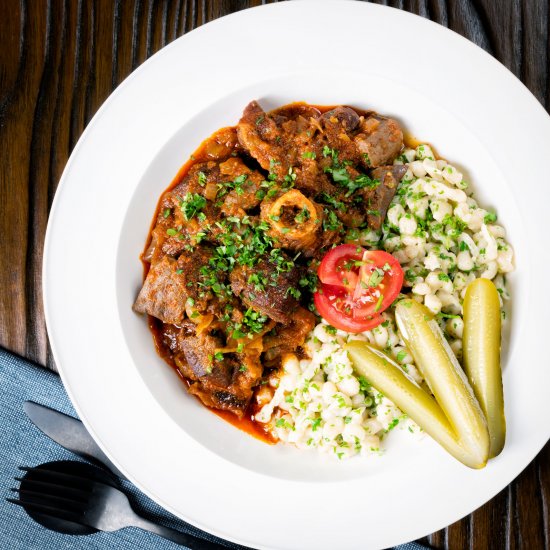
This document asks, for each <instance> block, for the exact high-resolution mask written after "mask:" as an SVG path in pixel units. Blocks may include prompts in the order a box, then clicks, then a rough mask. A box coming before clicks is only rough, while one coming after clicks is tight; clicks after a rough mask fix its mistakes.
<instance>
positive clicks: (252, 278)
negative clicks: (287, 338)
mask: <svg viewBox="0 0 550 550" xmlns="http://www.w3.org/2000/svg"><path fill="white" fill-rule="evenodd" d="M275 262H276V263H275ZM289 265H290V264H289V263H288V258H286V257H285V256H281V257H279V256H277V257H276V258H262V259H261V260H260V262H258V264H256V265H255V266H254V267H248V266H238V267H236V268H235V269H234V270H233V271H232V272H231V274H230V275H229V279H230V281H231V290H232V291H233V293H234V294H235V295H236V296H238V297H239V298H240V299H241V300H242V301H243V303H244V304H245V305H246V306H247V307H251V308H252V309H254V310H256V311H258V312H260V313H262V314H264V315H267V316H268V317H269V318H270V319H273V320H274V321H276V322H278V323H283V324H288V323H289V322H290V321H291V319H292V315H293V313H294V312H295V311H296V309H297V308H298V300H297V296H299V291H298V282H299V280H300V269H298V268H296V267H294V266H293V267H289Z"/></svg>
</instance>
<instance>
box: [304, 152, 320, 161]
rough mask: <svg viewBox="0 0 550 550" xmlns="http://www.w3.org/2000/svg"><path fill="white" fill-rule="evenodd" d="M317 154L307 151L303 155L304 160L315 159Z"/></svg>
mask: <svg viewBox="0 0 550 550" xmlns="http://www.w3.org/2000/svg"><path fill="white" fill-rule="evenodd" d="M316 156H317V155H316V154H315V153H314V152H313V151H305V152H304V153H302V158H303V159H312V160H313V159H315V158H316Z"/></svg>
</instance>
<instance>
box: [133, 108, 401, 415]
mask: <svg viewBox="0 0 550 550" xmlns="http://www.w3.org/2000/svg"><path fill="white" fill-rule="evenodd" d="M402 146H403V132H402V131H401V128H400V126H399V124H398V123H397V122H396V121H395V120H393V119H391V118H388V117H385V116H381V115H379V114H377V113H375V112H373V111H360V110H357V109H354V108H352V107H349V106H346V105H337V106H333V107H330V108H322V107H317V106H314V105H308V104H306V103H293V104H290V105H286V106H284V107H281V108H279V109H276V110H274V111H270V112H266V111H264V109H263V108H262V107H261V105H260V104H259V103H258V102H257V101H251V102H250V103H249V104H248V105H247V106H246V107H245V109H244V112H243V114H242V117H241V119H240V120H239V122H238V124H237V125H236V126H234V127H231V128H222V129H220V130H219V131H218V132H216V133H215V134H214V135H212V136H211V137H210V138H209V139H208V140H206V141H205V142H203V144H202V145H201V146H200V148H199V149H198V150H197V151H196V152H195V153H194V155H193V156H192V158H191V160H190V161H189V163H188V164H187V165H185V166H184V168H183V169H182V170H181V173H180V174H179V175H178V177H177V179H176V181H175V182H174V183H173V185H172V186H171V187H170V188H169V189H167V190H166V191H165V192H164V193H163V195H162V196H161V198H160V201H159V204H158V209H157V214H156V219H155V223H154V227H153V228H152V230H151V233H150V238H149V240H148V245H147V248H146V250H145V252H144V253H143V255H142V260H143V261H144V262H145V263H146V266H147V267H148V272H147V276H146V277H145V280H144V282H143V287H142V289H141V291H140V292H139V294H138V296H137V299H136V302H135V304H134V310H135V311H136V312H138V313H146V314H148V315H150V316H152V317H154V318H156V319H157V320H156V321H154V320H153V321H151V323H150V325H151V327H152V329H153V331H154V335H155V340H156V344H157V347H158V349H159V350H160V352H161V354H162V356H163V357H164V358H165V359H166V360H167V361H168V362H170V363H171V364H172V365H173V366H174V367H175V368H177V369H178V370H179V372H180V374H181V375H182V376H183V377H184V378H185V379H186V381H187V383H188V390H189V393H190V394H192V395H195V396H196V397H198V398H199V399H200V400H201V402H202V403H203V404H205V405H206V406H208V407H212V408H216V409H222V410H226V411H231V412H232V413H234V414H235V415H236V416H237V417H240V418H242V417H243V416H244V415H245V413H247V414H250V413H251V411H252V414H254V409H253V406H254V405H253V403H254V402H255V401H254V400H252V397H253V396H254V395H256V396H258V393H257V392H258V391H259V388H260V387H262V383H263V382H266V378H267V377H268V376H269V373H270V372H271V369H274V368H277V367H278V366H279V364H280V362H281V358H282V357H283V356H284V354H285V353H305V352H303V351H300V350H302V347H301V346H303V344H304V342H305V340H306V337H307V335H308V334H309V333H310V332H311V330H313V328H314V326H315V323H316V315H315V314H314V313H312V312H311V311H310V308H311V309H314V308H312V304H313V292H315V289H316V284H317V276H316V273H317V269H318V266H319V261H320V260H321V259H322V258H323V256H324V255H325V254H326V252H327V251H328V250H330V248H331V247H332V246H335V245H339V244H341V243H343V242H349V241H350V240H352V239H354V238H355V237H352V236H351V235H352V234H357V231H356V229H357V228H359V229H360V230H367V229H375V230H378V229H380V227H381V225H382V223H383V220H384V218H385V215H386V211H387V209H388V207H389V204H390V202H391V201H392V199H393V197H394V195H395V193H396V190H397V187H398V185H399V182H400V181H401V178H402V177H403V175H404V173H405V171H406V170H407V167H406V166H402V165H400V166H398V165H393V161H394V160H395V159H396V157H397V156H398V155H399V153H400V151H401V148H402ZM263 387H264V389H268V388H267V387H266V386H263ZM255 392H256V393H255Z"/></svg>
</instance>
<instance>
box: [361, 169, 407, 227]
mask: <svg viewBox="0 0 550 550" xmlns="http://www.w3.org/2000/svg"><path fill="white" fill-rule="evenodd" d="M406 171H407V167H406V166H403V165H396V166H381V167H380V168H375V169H374V170H373V171H372V177H373V178H374V179H375V181H377V182H380V183H379V185H377V186H376V187H375V188H374V189H369V190H368V191H367V192H366V193H365V199H366V202H367V206H368V210H367V219H368V222H369V225H370V226H371V227H372V228H374V229H379V228H380V226H381V225H382V222H383V221H384V219H385V217H386V212H387V211H388V207H389V205H390V203H391V201H392V199H393V197H394V196H395V192H396V191H397V186H398V185H399V182H400V181H401V178H402V177H403V176H404V175H405V172H406Z"/></svg>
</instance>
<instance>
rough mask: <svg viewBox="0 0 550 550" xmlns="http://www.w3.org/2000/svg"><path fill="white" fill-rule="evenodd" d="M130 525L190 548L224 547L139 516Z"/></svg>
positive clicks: (193, 549)
mask: <svg viewBox="0 0 550 550" xmlns="http://www.w3.org/2000/svg"><path fill="white" fill-rule="evenodd" d="M132 525H133V526H134V527H139V528H140V529H144V530H145V531H149V532H151V533H155V534H156V535H159V536H160V537H162V538H165V539H168V540H171V541H172V542H175V543H177V544H181V545H184V546H187V547H188V548H190V549H191V550H220V548H224V547H223V546H222V545H220V544H218V543H216V542H210V541H208V540H205V539H200V538H198V537H196V536H194V535H190V534H188V533H183V532H181V531H178V530H176V529H172V528H171V527H165V526H164V525H159V524H158V523H154V522H152V521H149V520H148V519H145V518H143V517H141V516H138V517H136V518H135V521H133V522H132Z"/></svg>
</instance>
